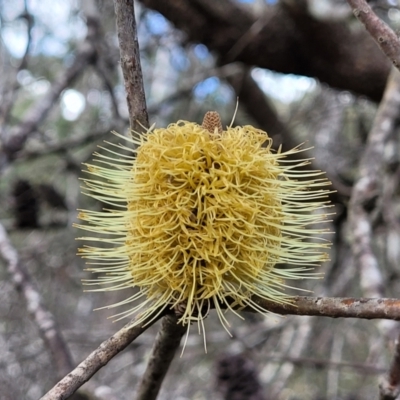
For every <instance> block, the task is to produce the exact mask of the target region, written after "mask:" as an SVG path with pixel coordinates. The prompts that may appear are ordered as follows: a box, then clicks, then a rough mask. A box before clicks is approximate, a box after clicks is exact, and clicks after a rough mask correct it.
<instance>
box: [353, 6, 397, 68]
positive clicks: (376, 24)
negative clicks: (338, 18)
mask: <svg viewBox="0 0 400 400" xmlns="http://www.w3.org/2000/svg"><path fill="white" fill-rule="evenodd" d="M347 2H348V3H349V5H350V7H351V8H352V10H353V13H354V15H355V16H356V17H357V18H358V19H359V20H360V22H361V23H362V24H363V25H364V26H365V29H366V30H367V31H368V32H369V34H370V35H371V36H372V37H373V39H374V40H375V42H376V43H377V44H378V46H379V47H380V49H381V50H382V51H383V53H384V54H385V55H386V56H387V57H388V58H389V60H390V61H391V62H392V63H393V65H394V66H395V67H396V68H397V69H399V70H400V40H399V38H398V37H397V35H396V34H395V33H394V32H393V30H392V29H391V28H390V27H389V26H388V25H386V24H385V22H383V21H382V20H381V19H380V18H379V17H378V16H377V15H376V14H375V13H374V11H373V10H372V8H371V7H370V6H369V4H368V3H367V2H366V1H365V0H347Z"/></svg>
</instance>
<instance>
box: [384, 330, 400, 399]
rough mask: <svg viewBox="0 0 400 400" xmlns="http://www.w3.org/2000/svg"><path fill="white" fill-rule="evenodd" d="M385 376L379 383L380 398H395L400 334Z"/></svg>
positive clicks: (398, 383) (399, 387)
mask: <svg viewBox="0 0 400 400" xmlns="http://www.w3.org/2000/svg"><path fill="white" fill-rule="evenodd" d="M394 350H395V351H394V356H393V360H392V363H391V365H390V369H389V371H388V373H387V376H386V377H385V378H384V379H383V380H382V381H381V383H380V384H379V395H380V397H379V398H380V400H396V399H397V397H398V396H399V394H400V335H399V337H398V338H397V340H396V346H395V349H394Z"/></svg>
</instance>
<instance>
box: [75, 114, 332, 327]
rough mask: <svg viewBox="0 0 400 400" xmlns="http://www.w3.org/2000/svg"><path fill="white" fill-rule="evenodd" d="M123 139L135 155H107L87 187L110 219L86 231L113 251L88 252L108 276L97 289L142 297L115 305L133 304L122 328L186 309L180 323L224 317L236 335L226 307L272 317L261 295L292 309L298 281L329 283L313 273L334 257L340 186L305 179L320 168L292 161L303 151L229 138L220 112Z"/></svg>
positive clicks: (255, 133) (237, 133)
mask: <svg viewBox="0 0 400 400" xmlns="http://www.w3.org/2000/svg"><path fill="white" fill-rule="evenodd" d="M115 135H116V136H118V137H119V138H121V139H122V140H123V141H124V142H125V144H111V143H109V144H108V147H107V148H103V152H102V153H95V159H96V165H95V164H87V172H88V174H89V176H90V177H89V178H87V179H84V182H85V188H86V190H85V193H86V194H88V195H90V196H92V197H94V198H96V199H98V200H100V201H102V202H103V203H105V204H106V205H109V206H107V207H109V208H107V207H106V208H104V210H103V211H81V212H80V214H79V218H80V219H81V220H83V221H84V222H85V223H84V224H82V225H79V227H80V228H82V229H85V230H86V231H89V232H93V233H96V234H100V236H101V237H84V238H82V239H84V240H89V241H97V242H100V243H101V244H102V246H98V247H93V246H85V247H83V248H82V249H80V254H81V255H82V256H83V257H85V258H86V259H88V260H89V263H88V264H89V268H88V269H89V271H92V272H94V273H96V274H100V275H99V276H98V277H97V278H96V279H94V280H89V281H86V284H88V285H100V286H101V287H100V288H94V289H93V290H95V291H106V290H121V289H126V290H127V291H128V292H130V293H129V295H128V296H127V298H126V299H125V300H124V301H122V302H120V303H118V304H114V305H112V306H110V307H115V306H120V305H125V304H131V307H129V308H128V309H127V310H125V311H123V312H121V313H119V314H117V316H118V317H121V318H122V317H126V316H129V315H131V314H138V313H140V317H139V318H138V323H140V322H141V321H143V320H144V319H146V318H147V317H148V316H149V315H151V314H152V312H153V310H154V309H156V308H159V307H160V309H161V310H165V309H166V308H169V309H175V310H177V309H179V310H180V311H179V313H178V314H177V315H179V319H178V322H179V323H181V324H183V325H185V326H186V325H189V324H190V323H191V322H194V321H195V322H199V323H200V326H202V327H203V329H204V326H203V320H204V317H205V315H206V314H207V312H208V310H209V309H210V308H215V309H216V311H217V314H218V317H219V319H220V321H221V323H222V325H223V326H224V327H225V328H228V326H229V324H228V322H227V320H226V318H225V315H224V312H223V310H222V308H227V309H229V310H231V311H232V312H234V313H236V312H237V311H236V310H238V309H240V308H243V307H246V306H248V307H252V308H253V309H255V310H257V311H260V312H264V310H262V309H260V308H259V307H258V305H257V303H256V302H254V301H253V300H252V295H257V296H259V297H261V298H264V299H267V300H271V301H274V302H276V303H290V301H291V298H290V295H288V294H286V293H285V289H286V288H289V287H292V286H291V285H290V281H292V280H297V279H303V278H312V277H314V278H315V277H316V276H317V275H316V274H315V273H314V272H312V271H311V270H312V269H313V268H314V267H315V266H316V265H318V264H319V263H321V262H323V261H325V260H326V259H327V258H328V256H327V254H326V250H327V249H328V248H329V243H328V241H326V240H325V239H323V238H321V236H322V235H323V234H325V233H327V230H326V229H324V228H322V227H321V226H318V224H320V223H321V222H324V221H325V220H326V217H327V214H326V208H327V206H328V204H327V201H326V198H327V193H328V191H327V190H326V189H325V187H326V186H327V185H329V184H330V183H329V181H327V179H326V178H325V177H324V174H323V173H322V172H320V171H304V170H302V169H301V167H303V166H304V165H306V164H308V163H309V160H307V159H304V160H302V161H293V160H291V159H290V158H289V157H288V156H290V155H291V154H294V153H298V152H300V151H302V150H301V149H300V148H294V149H292V150H290V151H288V152H284V153H283V152H281V151H279V150H278V151H276V152H274V151H273V150H272V140H271V139H270V138H269V137H268V135H267V134H266V133H265V132H263V131H261V130H259V129H256V128H254V127H252V126H243V127H234V128H233V127H227V128H226V129H225V130H223V129H222V125H221V123H220V118H219V115H218V114H217V113H215V112H211V113H208V114H207V115H206V117H205V120H204V122H203V124H202V125H198V124H196V123H192V122H186V121H179V122H177V123H175V124H171V125H169V126H168V127H167V128H161V129H149V130H148V131H147V132H146V133H144V134H143V135H141V137H140V139H136V138H135V137H132V138H125V137H124V136H122V135H119V134H118V133H115ZM126 143H127V144H126ZM134 147H136V149H133V148H134ZM110 206H111V207H112V209H111V207H110Z"/></svg>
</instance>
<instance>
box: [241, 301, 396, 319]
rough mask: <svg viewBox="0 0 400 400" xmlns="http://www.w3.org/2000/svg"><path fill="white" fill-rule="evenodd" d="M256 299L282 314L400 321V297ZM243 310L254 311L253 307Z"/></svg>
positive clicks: (266, 308)
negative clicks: (285, 302)
mask: <svg viewBox="0 0 400 400" xmlns="http://www.w3.org/2000/svg"><path fill="white" fill-rule="evenodd" d="M253 300H254V301H255V302H256V304H257V305H258V306H259V307H260V309H262V310H263V311H266V312H268V311H270V312H272V313H275V314H280V315H312V316H318V317H330V318H361V319H391V320H395V321H400V299H387V298H386V299H385V298H380V299H368V298H353V297H309V296H296V297H293V298H292V303H291V304H277V303H273V302H272V301H269V300H265V299H261V298H253ZM243 311H250V312H254V310H253V309H252V308H251V307H246V308H245V309H244V310H243Z"/></svg>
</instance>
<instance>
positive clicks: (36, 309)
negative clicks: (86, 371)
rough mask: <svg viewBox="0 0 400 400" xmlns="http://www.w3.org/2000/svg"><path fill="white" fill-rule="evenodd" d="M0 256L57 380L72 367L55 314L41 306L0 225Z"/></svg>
mask: <svg viewBox="0 0 400 400" xmlns="http://www.w3.org/2000/svg"><path fill="white" fill-rule="evenodd" d="M0 256H1V257H2V258H3V259H4V261H5V262H6V264H7V270H8V273H9V274H10V276H11V278H12V281H13V283H14V285H15V287H16V289H17V290H18V291H19V292H21V293H22V295H23V296H24V298H25V301H26V305H27V309H28V312H29V314H31V316H32V318H33V320H34V322H35V323H36V326H37V327H38V329H39V332H40V334H41V336H42V338H43V340H44V342H45V344H46V347H47V348H48V349H49V350H50V353H51V355H52V357H53V362H54V366H55V368H56V371H57V375H58V377H59V378H61V377H63V376H64V375H66V374H67V373H68V372H69V371H71V369H72V368H73V362H72V358H71V355H70V354H69V351H68V348H67V345H66V343H65V342H64V339H63V338H62V335H61V332H60V331H59V329H58V327H57V324H56V322H55V318H54V315H53V314H52V313H51V312H50V311H49V310H48V309H47V308H46V307H45V306H44V303H43V299H42V296H41V294H40V293H39V291H38V290H37V289H36V287H35V286H34V284H33V281H32V279H31V277H30V276H29V274H28V271H26V270H25V268H24V266H23V265H22V264H21V263H20V262H19V257H18V253H17V251H16V250H15V248H14V247H13V246H12V244H11V243H10V241H9V239H8V236H7V233H6V230H5V229H4V227H3V225H1V224H0Z"/></svg>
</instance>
